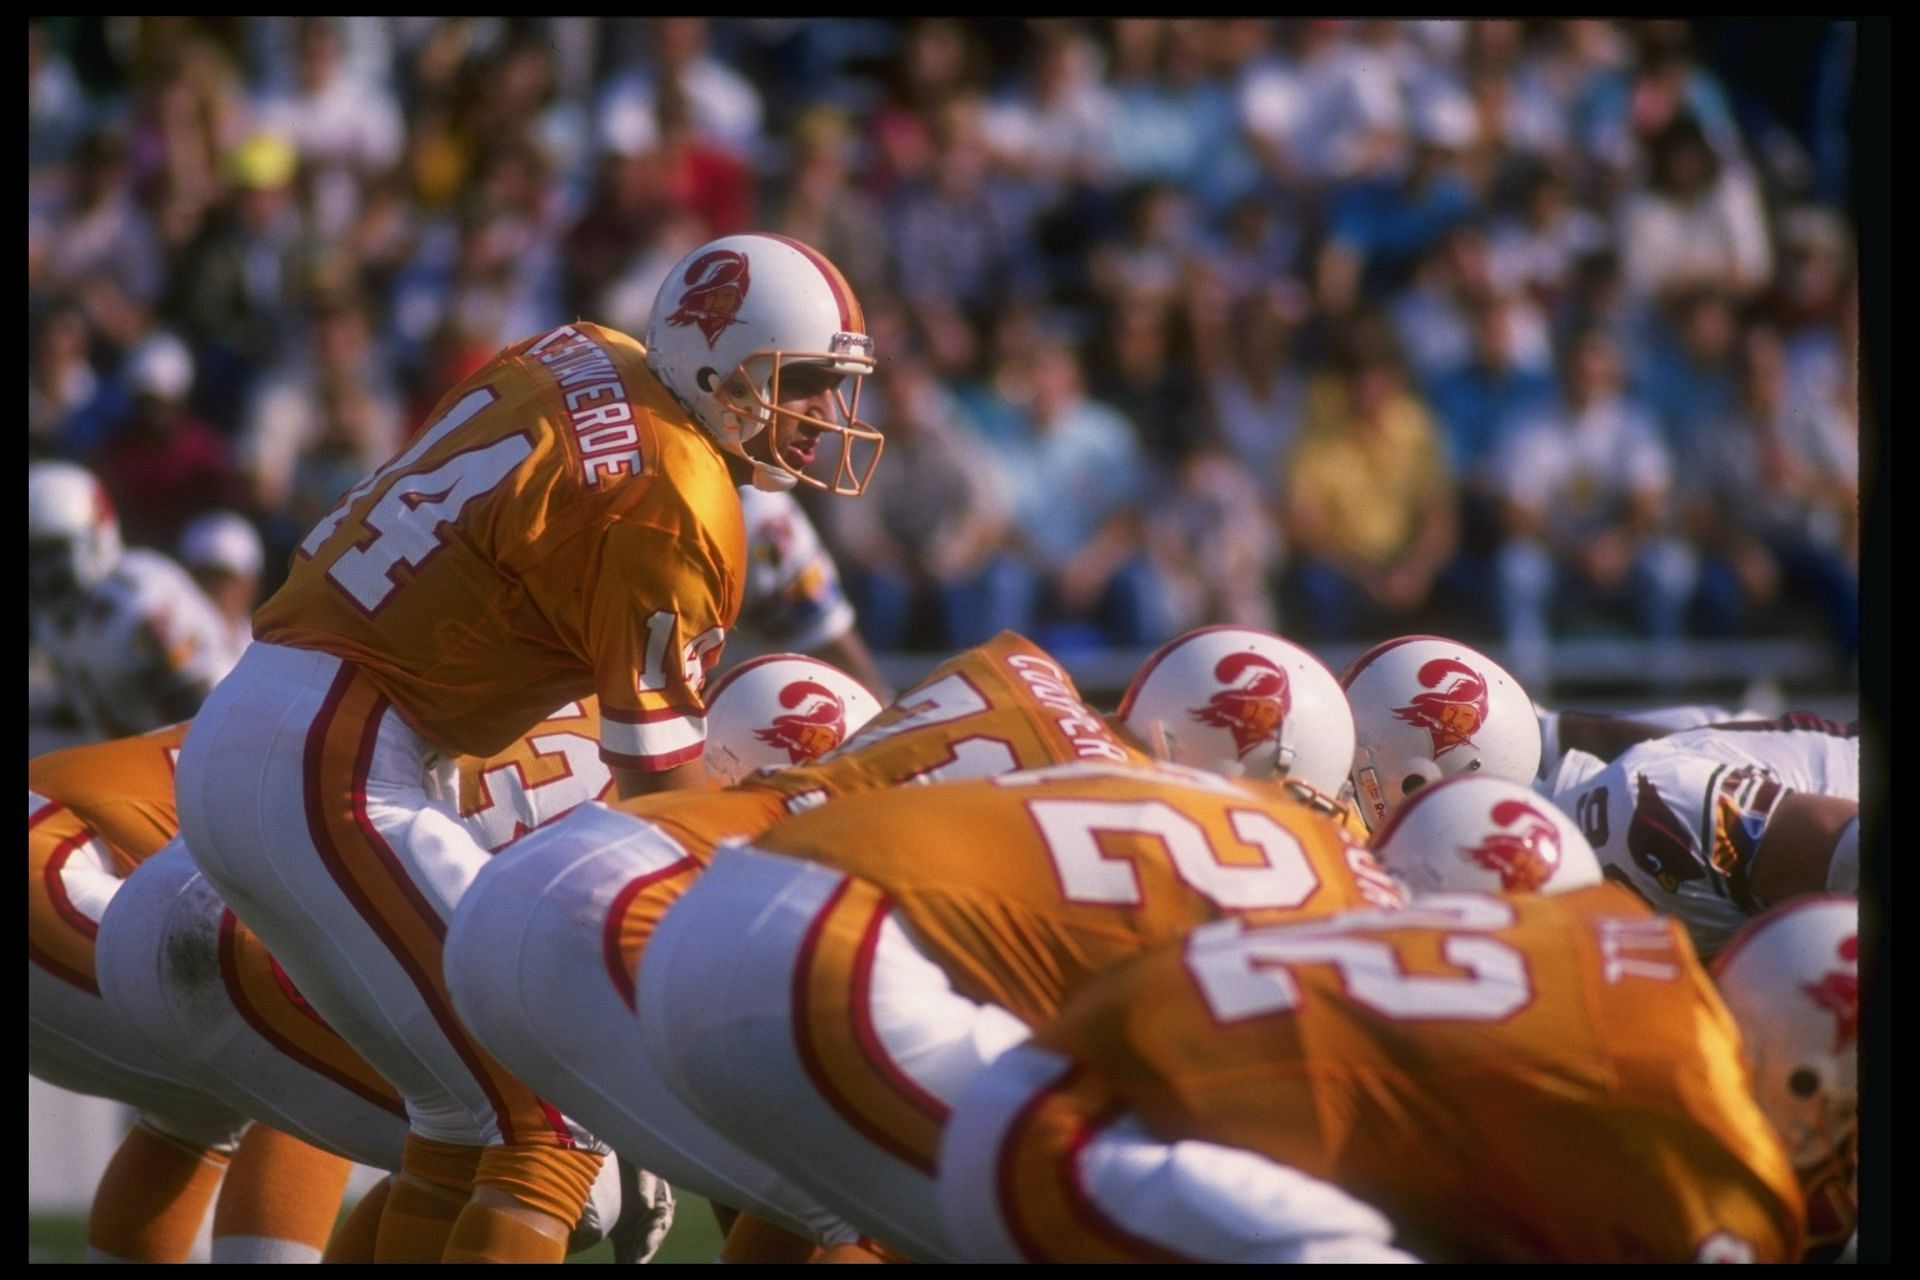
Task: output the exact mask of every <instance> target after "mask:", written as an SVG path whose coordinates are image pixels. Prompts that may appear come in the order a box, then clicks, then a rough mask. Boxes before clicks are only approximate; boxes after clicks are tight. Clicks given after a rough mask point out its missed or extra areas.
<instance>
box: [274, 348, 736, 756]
mask: <svg viewBox="0 0 1920 1280" xmlns="http://www.w3.org/2000/svg"><path fill="white" fill-rule="evenodd" d="M745 573H746V531H745V527H744V525H743V522H742V520H741V516H740V500H739V496H738V494H737V492H736V491H735V489H734V485H733V481H732V479H731V477H730V476H729V474H728V471H727V467H726V462H725V457H724V455H723V454H722V453H721V452H720V450H719V449H718V447H717V446H716V445H715V444H714V443H713V441H712V440H710V439H709V438H708V437H707V435H706V433H705V432H703V431H701V430H700V429H699V427H698V426H696V425H695V424H694V423H693V421H692V420H691V419H690V418H689V417H688V416H687V414H686V412H685V411H684V410H683V409H681V408H680V406H679V404H678V403H677V402H676V401H675V400H674V399H673V397H672V396H671V395H670V394H669V393H668V392H667V390H666V388H665V387H664V386H663V385H661V383H660V382H659V380H658V379H657V378H655V377H654V375H653V373H652V372H651V371H650V370H649V369H648V368H647V367H646V364H645V352H644V351H643V350H642V348H641V347H640V345H639V344H638V343H636V342H635V341H633V339H631V338H629V337H627V336H625V335H624V334H620V333H616V332H614V331H613V330H611V329H603V328H601V327H599V326H597V325H591V324H585V323H580V324H569V325H562V326H561V327H560V328H558V329H555V330H554V331H553V332H551V333H548V334H545V335H543V336H541V337H538V338H529V339H527V340H526V341H523V342H519V343H516V344H514V345H513V346H511V347H509V348H507V349H506V350H505V351H503V352H501V353H500V354H499V355H498V356H495V357H494V358H493V359H492V360H490V361H488V362H487V364H486V365H484V366H483V367H482V368H481V369H480V370H479V371H477V372H476V373H474V374H473V375H472V376H471V377H469V378H468V379H467V380H466V381H465V382H463V383H461V384H460V385H459V386H457V387H455V388H454V389H453V390H452V391H449V392H448V393H447V395H446V397H445V398H444V399H442V400H441V402H440V404H439V405H438V406H437V407H436V408H435V411H434V416H433V418H432V419H431V421H430V422H429V423H428V425H427V426H426V427H425V429H423V430H422V431H421V432H420V433H419V434H418V435H416V436H415V437H414V439H413V440H412V441H411V442H410V443H409V444H408V445H407V447H406V449H405V450H404V451H402V452H401V454H400V455H399V456H398V457H396V458H395V459H393V460H392V461H391V462H389V463H387V465H386V466H384V467H382V468H381V469H380V470H379V471H377V472H375V473H374V474H373V475H372V476H370V477H368V478H367V479H366V480H365V481H363V482H362V483H361V484H359V485H358V486H356V487H355V488H354V489H353V490H352V491H351V492H349V493H348V494H347V495H346V497H345V498H343V499H342V500H341V503H340V505H339V506H338V507H336V508H335V509H334V511H333V512H332V513H331V514H329V515H328V516H327V517H326V518H325V519H323V520H322V521H321V522H320V523H319V524H318V525H316V526H315V527H314V529H313V531H312V532H311V533H309V534H308V535H307V538H306V541H305V542H303V543H302V544H301V546H300V549H299V552H298V553H297V554H296V556H295V557H294V565H293V572H292V575H291V576H290V577H289V578H288V580H287V583H286V585H285V586H284V587H282V588H281V589H280V591H279V592H277V593H276V594H275V595H274V596H273V598H272V599H270V600H268V601H267V603H266V604H265V605H264V606H262V607H261V609H260V611H259V612H258V613H257V614H256V615H255V616H254V635H255V637H256V638H258V639H260V640H265V641H271V642H273V643H275V644H283V645H291V646H293V647H295V648H303V649H318V650H322V651H324V652H326V653H330V654H333V655H335V656H337V657H340V658H343V659H345V660H347V661H350V662H352V663H353V664H354V665H355V666H357V667H358V668H360V670H362V671H363V672H365V673H366V676H367V678H368V679H369V680H370V681H371V682H372V683H373V684H374V686H375V687H376V688H378V689H379V690H380V692H381V693H382V694H384V695H385V696H386V697H388V698H389V699H391V700H392V702H393V703H394V705H395V706H396V707H398V708H399V710H400V711H401V713H402V714H403V715H405V717H406V718H407V720H408V722H409V723H410V724H412V725H413V727H414V728H415V729H417V730H418V731H419V732H420V733H421V734H423V735H424V736H425V737H426V738H428V739H429V740H430V741H432V742H434V743H436V744H437V745H439V746H440V747H442V748H443V749H445V750H447V751H449V752H451V753H455V754H465V755H474V756H487V755H492V754H493V753H495V752H498V751H500V750H502V749H503V748H505V747H506V746H507V744H509V743H510V742H512V741H513V740H514V739H515V738H516V737H518V736H520V735H521V734H522V733H524V732H526V731H527V730H528V729H529V728H531V727H532V726H533V725H534V724H535V723H536V722H537V721H538V720H539V719H540V718H541V717H542V716H545V715H547V714H548V713H549V712H551V711H552V710H553V709H554V708H555V707H558V706H561V705H563V704H565V703H568V702H572V701H576V700H578V699H580V698H583V697H585V696H586V695H588V694H597V695H598V696H599V699H600V707H601V715H602V717H603V724H602V728H601V754H602V755H603V756H604V758H605V759H606V760H607V761H608V762H609V763H610V764H613V765H616V766H619V767H624V768H630V769H639V770H660V769H667V768H671V767H673V766H675V765H678V764H682V763H685V762H687V761H689V760H693V759H697V758H698V757H699V755H700V752H701V748H702V745H703V743H704V742H705V736H706V729H705V719H704V717H705V708H704V706H703V704H702V702H701V700H700V692H699V691H700V687H701V685H702V683H703V682H704V679H705V673H706V669H707V668H708V667H709V666H711V665H712V664H713V662H714V661H716V660H717V658H718V656H719V652H720V648H721V645H722V644H723V642H724V640H725V636H726V629H727V628H728V627H730V626H732V625H733V620H734V618H735V616H736V615H737V614H738V613H739V609H740V599H741V594H742V591H743V590H744V586H745Z"/></svg>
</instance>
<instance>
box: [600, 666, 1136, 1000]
mask: <svg viewBox="0 0 1920 1280" xmlns="http://www.w3.org/2000/svg"><path fill="white" fill-rule="evenodd" d="M1081 760H1095V761H1113V762H1116V763H1122V764H1127V763H1138V764H1142V765H1145V764H1148V763H1150V762H1149V761H1148V760H1147V758H1146V757H1145V756H1144V755H1141V754H1140V753H1139V752H1137V751H1135V750H1133V749H1132V748H1130V747H1128V746H1125V745H1124V744H1123V743H1122V742H1121V741H1120V739H1118V738H1117V737H1115V736H1114V735H1113V733H1112V732H1111V731H1110V730H1109V729H1108V728H1107V727H1106V725H1105V724H1104V723H1103V722H1102V720H1101V719H1100V717H1099V715H1098V714H1097V713H1096V712H1094V711H1093V710H1092V708H1090V707H1088V706H1087V704H1086V703H1084V702H1082V701H1081V700H1080V694H1079V691H1078V690H1077V689H1075V688H1074V685H1073V680H1072V678H1071V677H1070V676H1068V675H1067V673H1066V672H1065V671H1064V670H1062V669H1061V667H1060V665H1059V664H1058V663H1056V662H1055V661H1054V660H1053V659H1052V658H1049V657H1048V656H1047V655H1046V653H1045V652H1044V651H1042V650H1041V649H1040V648H1039V647H1038V646H1036V645H1035V644H1033V643H1032V642H1031V641H1029V640H1027V639H1025V638H1024V637H1022V636H1018V635H1015V634H1014V633H1013V632H1011V631H1003V632H1001V633H1000V634H999V635H997V636H995V637H994V638H993V639H992V640H990V641H988V642H987V643H986V644H983V645H981V646H979V647H978V648H974V649H969V650H967V651H966V652H964V653H961V654H959V655H957V656H956V657H954V658H952V659H951V660H949V661H947V662H945V663H942V664H941V665H940V666H938V667H936V668H935V669H934V671H933V673H932V674H931V675H929V676H928V677H927V678H926V679H925V680H922V681H921V682H920V683H919V684H917V685H915V686H914V687H913V688H911V689H909V690H907V691H906V692H905V693H903V694H901V695H900V696H899V697H898V698H896V699H895V700H894V702H893V704H892V705H891V706H889V707H888V708H887V709H886V710H884V711H882V712H881V713H880V714H879V715H877V716H875V717H874V718H873V719H872V720H870V721H869V722H868V723H867V724H866V725H865V726H864V727H863V728H862V729H861V731H860V732H859V733H857V734H855V735H854V736H853V737H852V738H850V739H848V740H847V742H846V743H845V744H843V745H842V746H841V747H840V748H839V749H838V750H837V751H833V752H830V753H828V755H827V756H825V757H823V758H822V759H820V760H816V761H814V762H813V763H811V764H806V765H800V766H798V767H796V768H792V769H781V770H778V771H773V772H763V773H757V774H755V775H753V776H752V777H750V778H748V779H746V780H745V781H743V782H741V783H740V784H739V785H737V786H733V787H729V788H727V789H726V790H724V791H717V792H709V793H704V794H702V793H699V792H669V793H666V794H662V795H649V796H639V797H635V798H632V799H628V800H621V801H617V802H615V806H614V807H616V808H618V809H622V810H624V811H626V812H628V813H631V814H633V815H635V816H636V817H640V818H644V819H646V821H647V822H649V823H651V824H652V825H653V826H654V827H656V828H658V829H659V830H661V831H663V832H665V833H666V834H667V835H669V836H671V837H672V838H673V839H674V840H675V841H677V842H678V843H679V844H680V846H681V847H682V848H683V849H685V850H686V851H687V854H688V855H689V858H690V861H689V863H688V864H687V865H685V866H681V867H677V868H676V869H674V870H673V871H672V873H671V874H667V875H660V876H656V877H649V878H647V882H646V883H645V884H644V885H638V886H637V887H630V888H631V892H625V893H622V894H621V895H620V896H619V897H618V898H616V899H615V910H614V912H613V913H612V914H611V915H610V916H609V920H608V930H609V933H608V937H609V939H610V941H609V943H608V945H609V947H610V948H611V950H610V951H609V955H610V956H611V955H613V954H615V953H617V954H618V956H619V957H620V962H619V963H618V964H614V963H613V962H612V961H609V963H610V965H612V967H613V968H614V969H615V970H619V969H622V968H624V971H625V973H626V974H627V975H629V976H630V975H631V974H632V973H633V971H634V968H635V967H636V966H637V964H638V963H639V956H640V952H641V949H642V948H644V947H645V946H646V941H647V939H648V938H650V937H652V936H653V928H654V926H655V925H656V924H657V923H659V920H660V918H661V917H662V916H663V915H665V914H666V910H667V908H668V907H670V906H671V905H673V903H674V902H676V901H678V900H679V898H680V895H681V894H683V893H685V892H686V891H687V889H689V888H690V887H692V884H693V878H694V876H695V875H696V874H697V873H698V872H699V870H700V869H701V868H703V867H705V866H706V865H707V864H708V863H709V862H711V861H713V853H714V850H715V848H717V847H718V846H719V844H720V842H721V841H723V840H730V839H736V838H741V839H752V838H753V837H755V836H758V835H759V834H760V833H761V832H763V831H765V830H767V829H768V828H769V827H771V826H773V825H774V824H775V823H776V822H779V821H780V820H781V819H783V818H785V817H787V816H788V814H789V813H797V812H805V811H806V810H808V809H811V808H814V807H816V806H818V805H820V804H821V803H823V802H825V801H826V800H828V799H829V798H831V797H835V796H848V795H855V794H858V793H860V792H865V791H874V790H880V789H884V788H887V787H895V786H901V785H903V784H907V783H934V782H947V781H953V780H955V779H959V778H989V777H995V776H997V775H999V774H1002V773H1012V772H1014V771H1015V770H1018V769H1033V768H1040V767H1042V766H1045V765H1050V764H1071V763H1073V762H1075V761H1081Z"/></svg>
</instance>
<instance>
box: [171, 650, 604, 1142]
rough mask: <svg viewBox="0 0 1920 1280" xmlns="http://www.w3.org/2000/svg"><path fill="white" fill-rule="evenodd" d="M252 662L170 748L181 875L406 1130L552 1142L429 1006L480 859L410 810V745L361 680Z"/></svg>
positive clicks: (347, 673) (295, 659)
mask: <svg viewBox="0 0 1920 1280" xmlns="http://www.w3.org/2000/svg"><path fill="white" fill-rule="evenodd" d="M260 647H261V646H259V645H255V646H254V647H253V648H252V649H249V650H248V651H247V655H246V658H245V659H243V663H242V666H240V667H238V668H236V670H235V673H234V675H233V676H230V677H229V679H228V681H227V682H225V683H223V684H222V685H221V686H220V688H219V689H216V690H215V692H214V695H213V697H212V698H210V699H209V702H208V709H209V711H211V713H212V714H211V716H208V715H207V714H206V713H205V712H203V716H202V717H200V718H196V720H195V722H194V727H193V730H192V732H191V733H190V734H189V735H188V738H187V745H186V751H185V753H184V754H183V756H182V758H181V764H180V773H179V779H178V784H177V791H178V793H179V799H180V809H181V818H182V823H183V827H184V829H185V832H186V836H187V840H188V845H189V848H190V849H191V850H192V853H193V857H194V860H195V861H196V862H197V863H198V864H199V865H200V867H201V869H202V870H203V871H204V872H206V874H207V877H208V879H209V880H211V881H212V882H213V884H214V887H215V888H216V889H217V890H218V891H219V892H220V894H221V896H223V897H224V898H225V899H226V900H227V903H228V905H229V906H230V907H231V908H232V909H233V910H234V912H235V913H236V914H237V915H238V916H239V918H240V920H241V921H243V922H244V923H246V924H247V925H248V926H249V927H250V928H252V929H253V931H254V932H255V933H257V934H258V935H259V936H260V939H261V941H262V942H264V943H265V944H266V946H267V947H268V949H269V950H270V951H271V952H272V953H273V955H274V957H275V958H276V959H278V961H279V962H280V964H281V965H282V966H283V967H284V968H285V970H286V972H287V973H288V975H289V976H290V977H291V978H292V980H293V982H294V984H295V985H296V986H297V987H298V989H299V990H300V992H301V994H302V995H303V996H305V998H306V999H307V1001H308V1002H309V1003H311V1004H312V1006H313V1007H314V1009H315V1010H316V1011H317V1012H318V1013H319V1014H320V1015H321V1016H322V1017H324V1018H325V1019H326V1021H327V1022H328V1023H329V1024H330V1025H331V1026H332V1028H333V1029H334V1030H335V1031H336V1032H338V1033H339V1034H340V1035H341V1036H342V1037H343V1038H344V1039H345V1040H346V1041H347V1042H348V1043H349V1044H351V1045H352V1046H353V1047H354V1048H355V1049H356V1050H358V1051H359V1052H360V1053H361V1054H362V1055H363V1056H365V1058H366V1059H367V1060H368V1061H369V1062H370V1063H371V1064H372V1065H373V1067H374V1069H375V1070H376V1071H377V1072H378V1073H379V1074H380V1075H381V1076H382V1077H384V1078H385V1079H386V1080H388V1081H389V1082H391V1083H392V1084H393V1086H394V1087H395V1088H396V1089H398V1090H399V1091H400V1093H401V1094H402V1095H403V1096H404V1097H405V1098H406V1099H407V1110H408V1115H409V1118H410V1120H411V1122H412V1127H413V1130H414V1131H415V1132H416V1133H419V1134H420V1135H421V1136H423V1137H427V1138H432V1139H436V1140H439V1141H444V1142H453V1143H460V1144H468V1145H476V1144H486V1143H491V1142H502V1141H504V1142H509V1143H513V1142H535V1143H539V1142H544V1141H550V1140H559V1139H560V1138H561V1136H562V1134H561V1132H560V1129H561V1122H560V1120H559V1119H558V1117H556V1116H551V1115H550V1114H549V1110H548V1109H547V1108H545V1107H543V1106H542V1105H541V1104H540V1103H539V1100H538V1099H537V1098H535V1097H534V1096H533V1095H532V1093H531V1092H530V1091H528V1090H527V1089H526V1088H525V1087H524V1086H522V1085H520V1084H519V1083H518V1082H517V1081H515V1080H513V1079H512V1078H511V1076H510V1075H508V1074H507V1073H506V1071H505V1070H504V1069H503V1068H501V1067H500V1065H499V1064H498V1063H497V1062H494V1061H493V1060H492V1059H491V1058H490V1057H488V1056H487V1055H486V1053H485V1052H484V1051H483V1050H481V1049H480V1048H479V1046H478V1045H477V1044H475V1043H474V1042H473V1041H472V1040H471V1038H470V1037H469V1036H468V1034H467V1032H466V1031H465V1029H464V1028H462V1027H461V1026H460V1024H459V1020H458V1019H457V1018H456V1017H455V1015H454V1012H453V1007H452V1003H451V1001H450V1000H449V999H448V997H447V995H446V991H445V985H444V981H443V978H442V975H441V956H440V947H441V939H442V937H443V936H444V932H445V927H446V925H445V921H446V918H448V917H450V916H451V915H452V903H453V901H454V900H456V899H457V897H458V894H459V892H460V890H462V889H463V888H464V887H465V883H466V882H467V880H470V878H471V875H472V874H473V873H475V872H477V871H478V869H479V867H480V866H482V865H484V863H485V860H486V856H485V853H484V851H482V850H480V849H479V847H478V846H477V845H476V844H474V842H473V841H472V839H471V837H469V836H467V835H466V834H465V832H464V831H463V830H462V829H461V828H460V826H459V823H458V821H457V819H456V818H455V817H454V816H453V815H452V813H451V810H449V809H447V808H446V807H445V806H444V805H440V804H438V803H437V802H435V801H434V800H433V799H432V798H430V797H429V796H428V795H427V793H426V790H425V783H424V779H425V768H426V766H425V759H426V753H427V749H426V748H425V746H424V744H423V743H422V742H421V741H420V739H419V738H418V736H417V735H415V734H414V733H413V732H412V730H411V729H409V728H407V726H406V725H405V723H404V722H403V721H402V720H401V719H400V717H399V716H398V715H397V714H395V713H394V712H393V710H392V708H391V706H390V705H389V704H388V703H387V702H386V700H385V699H384V698H383V697H382V696H381V695H380V694H379V693H378V691H377V690H376V689H374V688H373V687H372V685H371V684H370V683H368V682H367V681H366V680H365V678H364V677H362V676H359V675H357V674H356V673H354V672H353V671H352V670H351V669H349V668H343V667H342V666H341V664H339V663H338V662H336V661H333V660H332V659H325V661H323V662H320V663H319V664H318V665H315V664H314V663H312V662H310V661H309V659H317V658H324V655H313V654H301V653H297V652H296V651H292V650H286V649H277V650H276V649H273V648H272V647H271V646H269V651H268V654H267V657H268V658H269V659H270V661H268V662H265V663H254V671H253V677H255V678H251V679H250V680H249V679H248V678H243V677H249V672H250V668H249V666H248V665H247V664H248V663H250V662H252V661H253V657H254V651H255V650H256V649H259V648H260ZM328 663H331V666H329V665H327V664H328ZM236 680H239V681H240V688H239V693H241V694H245V695H247V696H246V697H245V698H244V699H238V698H237V697H236V696H235V695H234V694H233V693H232V692H231V691H230V690H229V684H232V683H233V682H234V681H236ZM567 1140H568V1141H571V1138H570V1137H568V1139H567Z"/></svg>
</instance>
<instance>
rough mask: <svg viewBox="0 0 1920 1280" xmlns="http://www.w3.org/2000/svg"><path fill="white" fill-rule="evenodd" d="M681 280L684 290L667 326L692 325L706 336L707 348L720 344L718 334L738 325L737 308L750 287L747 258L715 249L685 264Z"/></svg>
mask: <svg viewBox="0 0 1920 1280" xmlns="http://www.w3.org/2000/svg"><path fill="white" fill-rule="evenodd" d="M680 281H681V283H682V284H684V285H685V286H687V287H686V291H685V292H683V293H682V294H681V295H680V299H679V301H678V303H677V304H676V306H675V309H674V312H673V314H672V315H670V316H668V317H667V323H668V324H670V325H674V326H676V327H685V326H687V325H693V326H695V327H697V328H698V329H699V330H700V332H701V333H703V334H705V335H706V338H707V346H709V347H711V346H713V344H714V343H716V342H718V341H720V335H721V334H722V333H725V332H726V331H727V329H729V328H730V327H732V326H733V325H736V324H739V323H740V320H739V318H738V317H739V314H740V306H741V304H742V303H744V302H745V301H746V300H747V290H748V289H750V288H752V287H753V279H752V276H751V275H750V274H749V272H748V264H747V255H746V254H744V253H736V252H735V251H733V250H731V249H715V250H714V251H713V252H711V253H705V254H702V255H700V256H699V257H698V258H695V259H694V260H693V261H692V262H690V263H688V264H687V269H686V270H685V271H684V272H682V273H681V277H680Z"/></svg>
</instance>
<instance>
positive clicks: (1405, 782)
mask: <svg viewBox="0 0 1920 1280" xmlns="http://www.w3.org/2000/svg"><path fill="white" fill-rule="evenodd" d="M1426 785H1427V780H1426V779H1425V778H1423V777H1421V776H1420V775H1419V774H1417V773H1410V774H1408V775H1407V776H1406V777H1404V778H1402V779H1400V794H1401V795H1403V796H1410V795H1412V794H1413V793H1414V792H1416V791H1418V790H1419V789H1420V788H1422V787H1424V786H1426Z"/></svg>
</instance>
